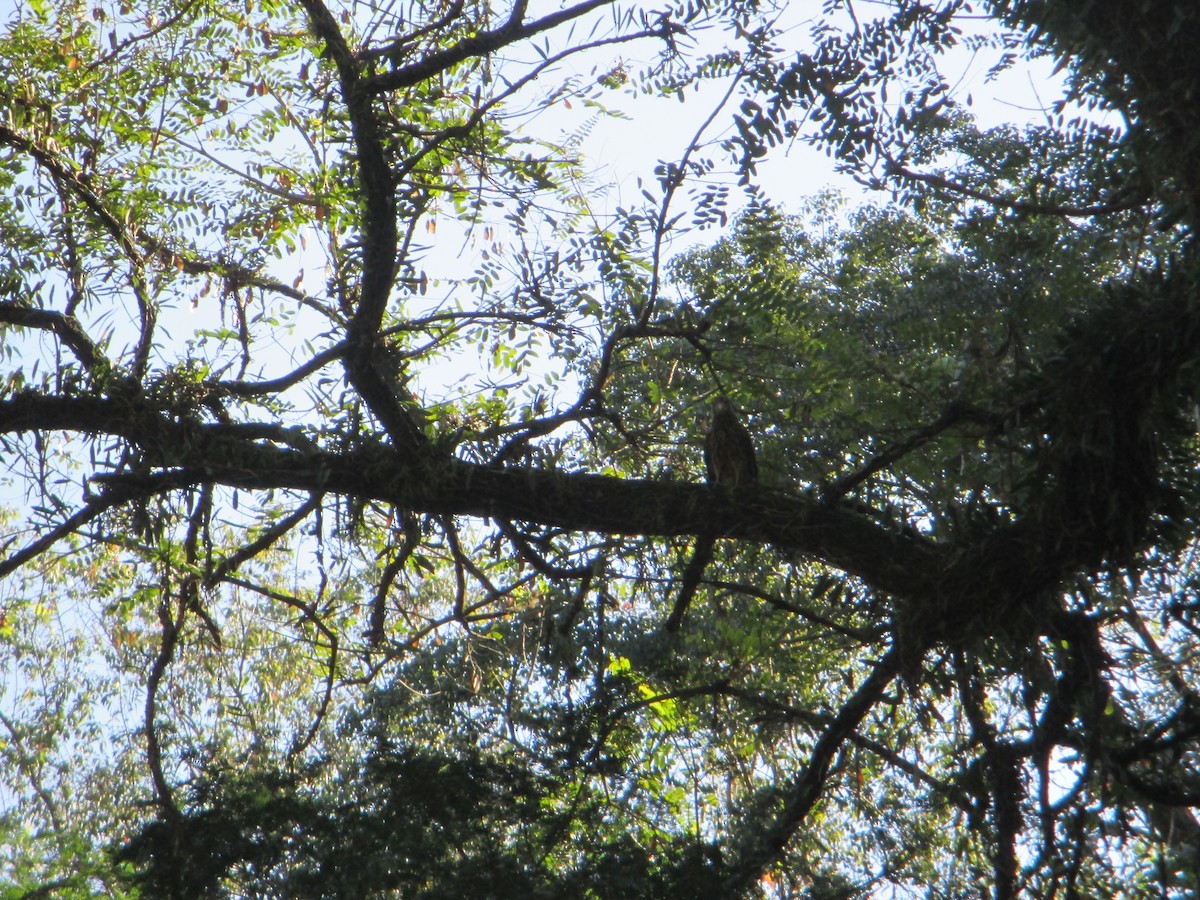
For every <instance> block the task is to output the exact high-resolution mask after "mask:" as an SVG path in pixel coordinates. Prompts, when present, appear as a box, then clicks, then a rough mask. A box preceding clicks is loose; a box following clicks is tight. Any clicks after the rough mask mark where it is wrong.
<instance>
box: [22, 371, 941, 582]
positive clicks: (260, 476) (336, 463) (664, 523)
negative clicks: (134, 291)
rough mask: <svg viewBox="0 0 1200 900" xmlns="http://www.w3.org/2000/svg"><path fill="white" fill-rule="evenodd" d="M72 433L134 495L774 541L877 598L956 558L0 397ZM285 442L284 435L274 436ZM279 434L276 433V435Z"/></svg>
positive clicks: (87, 407)
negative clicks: (320, 504)
mask: <svg viewBox="0 0 1200 900" xmlns="http://www.w3.org/2000/svg"><path fill="white" fill-rule="evenodd" d="M33 431H37V432H42V433H44V432H47V431H70V432H77V433H85V434H96V435H106V436H110V437H119V438H121V439H123V440H125V441H127V442H128V443H130V444H132V445H133V446H136V447H138V448H139V450H140V451H141V459H142V460H143V461H144V463H145V465H146V466H147V469H146V471H145V473H144V475H141V476H138V475H112V476H96V477H94V478H93V481H94V482H96V483H98V484H102V485H107V486H117V485H120V486H123V487H125V488H127V489H129V490H132V491H135V492H136V491H137V490H138V488H139V486H141V481H142V480H143V479H144V480H145V481H146V482H147V485H146V487H148V486H149V485H148V482H149V481H154V482H155V484H154V489H155V490H161V489H162V486H163V479H164V478H165V479H166V480H167V481H168V482H169V483H170V484H171V485H172V486H173V488H174V489H182V488H186V487H190V486H193V485H197V484H202V483H213V484H221V485H225V486H228V487H234V488H240V489H246V490H295V491H301V492H305V493H310V494H312V493H321V492H325V493H333V494H340V495H345V496H353V497H358V498H362V499H369V500H377V501H381V502H385V503H390V504H394V505H395V506H397V507H399V508H402V509H410V510H413V511H416V512H423V513H432V514H436V515H452V516H472V517H476V518H503V519H506V520H509V521H531V522H538V523H541V524H543V525H548V526H552V527H557V528H563V529H567V530H569V531H577V532H597V533H602V534H617V535H628V536H645V537H678V536H683V535H698V534H712V535H715V536H717V537H724V538H730V539H735V540H743V541H750V542H755V543H763V544H771V545H774V546H776V547H779V548H781V549H787V550H792V551H797V552H800V553H802V554H805V555H808V556H811V557H813V558H815V559H819V560H823V561H825V562H827V563H828V564H830V565H832V566H835V567H836V568H838V569H841V570H843V571H846V572H849V573H851V574H853V575H856V576H858V577H860V578H862V579H863V580H865V581H867V582H868V583H870V584H871V585H873V586H874V587H876V588H877V589H879V590H882V591H885V592H889V593H893V594H898V595H906V596H912V597H926V596H929V595H930V594H932V593H936V590H935V588H936V585H937V578H938V575H939V572H940V571H941V570H943V569H944V565H943V562H944V560H945V559H946V558H947V555H946V554H945V553H944V551H942V550H941V549H940V548H938V547H937V546H936V545H935V544H934V543H933V542H931V541H928V540H925V539H923V538H921V537H920V536H919V535H916V534H913V533H912V532H902V531H896V530H892V529H889V528H886V527H883V526H881V525H879V524H878V523H876V522H875V521H873V520H871V519H870V518H869V517H868V516H865V515H863V514H862V513H860V512H858V511H856V510H853V509H850V508H847V507H844V506H841V505H838V504H830V503H826V502H822V501H821V500H819V499H817V498H815V497H814V496H811V495H809V494H795V493H788V492H783V491H776V490H771V489H768V488H762V487H748V488H745V489H739V490H737V491H730V490H726V489H724V488H714V487H712V486H709V485H699V484H689V483H683V482H676V481H651V480H645V479H626V478H614V477H611V476H605V475H590V474H577V473H564V472H557V471H553V470H539V469H529V468H515V467H502V466H483V465H475V464H470V463H465V462H462V461H460V460H457V459H453V458H449V457H445V456H442V455H439V454H438V453H437V452H436V451H435V450H434V449H432V448H429V449H428V450H426V449H424V448H419V449H418V450H416V451H407V452H404V451H398V450H395V449H393V448H391V447H389V446H387V445H384V444H380V443H373V444H368V445H366V446H365V447H364V448H362V449H357V450H353V451H347V452H340V451H334V450H320V449H315V448H314V449H312V450H308V451H306V450H299V449H295V448H294V446H291V445H294V444H295V443H296V442H295V437H294V435H293V434H292V433H291V432H290V431H289V430H287V429H285V428H283V427H282V426H280V427H278V428H276V429H274V430H273V427H272V426H270V425H266V424H263V425H259V426H256V427H253V428H251V427H249V426H247V425H226V424H210V423H199V422H196V421H188V420H186V419H180V418H178V417H175V416H171V415H169V414H166V413H164V412H160V411H158V410H156V409H154V408H152V407H151V406H149V405H148V404H146V403H144V402H143V401H141V400H138V399H129V400H126V399H120V400H112V399H102V398H94V397H51V396H46V395H43V394H39V393H36V392H33V391H27V392H23V393H21V394H17V395H14V396H12V397H10V398H8V399H6V400H0V433H20V432H33ZM276 432H277V433H276ZM272 435H274V436H272Z"/></svg>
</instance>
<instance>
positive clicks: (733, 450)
mask: <svg viewBox="0 0 1200 900" xmlns="http://www.w3.org/2000/svg"><path fill="white" fill-rule="evenodd" d="M704 467H705V469H706V470H707V472H708V483H709V484H718V485H728V486H730V487H739V486H745V485H750V484H754V483H755V482H756V481H758V460H757V459H755V457H754V441H753V440H752V439H751V437H750V432H749V431H747V430H746V426H745V425H743V424H742V423H741V420H739V419H738V416H737V413H736V412H734V410H733V404H732V403H730V402H729V398H728V397H718V398H717V399H716V400H714V401H713V404H712V421H710V422H709V424H708V434H707V435H706V436H705V438H704ZM716 542H717V539H716V537H714V536H713V535H711V534H701V535H700V536H699V538H697V540H696V549H695V550H693V551H692V558H691V559H690V560H689V561H688V564H687V568H685V569H684V570H683V577H682V578H681V579H680V585H679V596H678V597H677V598H676V600H675V608H674V609H672V610H671V615H670V616H669V617H668V618H667V625H666V628H667V631H678V630H679V626H680V625H682V624H683V616H684V614H685V613H686V612H687V609H688V607H689V606H690V605H691V603H692V598H694V597H695V596H696V590H697V588H699V587H700V578H701V576H702V575H703V574H704V569H705V567H706V566H707V565H708V564H709V562H711V561H712V555H713V547H714V545H715V544H716Z"/></svg>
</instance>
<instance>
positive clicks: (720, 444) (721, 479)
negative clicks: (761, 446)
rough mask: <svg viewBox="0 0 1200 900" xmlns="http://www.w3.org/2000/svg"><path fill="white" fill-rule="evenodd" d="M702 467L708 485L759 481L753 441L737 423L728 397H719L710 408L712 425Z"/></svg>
mask: <svg viewBox="0 0 1200 900" xmlns="http://www.w3.org/2000/svg"><path fill="white" fill-rule="evenodd" d="M704 466H705V468H707V469H708V481H709V483H710V484H728V485H732V486H734V487H737V486H738V485H745V484H753V483H754V482H755V481H757V480H758V461H757V460H755V458H754V441H752V440H751V439H750V432H749V431H747V430H746V426H745V425H743V424H742V423H741V421H739V419H738V417H737V413H736V412H734V411H733V404H732V403H730V402H729V398H728V397H718V398H717V399H715V400H714V401H713V404H712V421H711V422H710V423H709V426H708V436H707V437H705V439H704Z"/></svg>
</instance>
